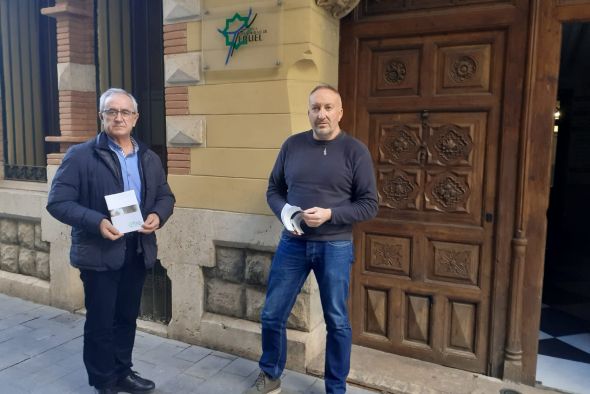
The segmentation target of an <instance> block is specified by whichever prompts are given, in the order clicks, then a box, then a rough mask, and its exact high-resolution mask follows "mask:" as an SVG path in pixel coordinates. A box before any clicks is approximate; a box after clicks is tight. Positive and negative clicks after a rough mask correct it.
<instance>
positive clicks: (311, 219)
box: [303, 207, 332, 227]
mask: <svg viewBox="0 0 590 394" xmlns="http://www.w3.org/2000/svg"><path fill="white" fill-rule="evenodd" d="M330 219H332V210H331V209H330V208H319V207H313V208H309V209H306V210H305V211H303V220H304V221H305V224H307V226H308V227H320V226H321V225H322V224H324V223H326V222H327V221H328V220H330Z"/></svg>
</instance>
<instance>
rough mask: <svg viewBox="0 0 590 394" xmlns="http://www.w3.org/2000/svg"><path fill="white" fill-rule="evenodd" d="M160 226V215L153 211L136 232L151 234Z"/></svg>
mask: <svg viewBox="0 0 590 394" xmlns="http://www.w3.org/2000/svg"><path fill="white" fill-rule="evenodd" d="M159 228H160V217H159V216H158V215H157V214H155V213H150V214H149V215H148V216H147V218H146V219H145V222H144V223H143V225H142V226H141V228H140V229H139V230H137V232H139V233H143V234H151V233H153V232H154V231H156V230H157V229H159Z"/></svg>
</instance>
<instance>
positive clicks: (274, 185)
mask: <svg viewBox="0 0 590 394" xmlns="http://www.w3.org/2000/svg"><path fill="white" fill-rule="evenodd" d="M286 151H287V142H285V143H284V144H283V146H282V147H281V150H280V151H279V155H278V156H277V160H276V161H275V165H274V167H273V169H272V172H271V173H270V177H269V179H268V189H267V190H266V201H267V203H268V206H269V207H270V209H271V210H272V211H273V213H274V214H275V215H276V217H277V218H279V220H281V210H282V209H283V207H284V206H285V204H286V203H287V182H286V181H285V157H286V155H287V153H286Z"/></svg>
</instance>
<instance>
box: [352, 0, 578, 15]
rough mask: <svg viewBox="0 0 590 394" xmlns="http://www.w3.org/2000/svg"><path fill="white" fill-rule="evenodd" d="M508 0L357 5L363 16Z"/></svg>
mask: <svg viewBox="0 0 590 394" xmlns="http://www.w3.org/2000/svg"><path fill="white" fill-rule="evenodd" d="M561 1H564V0H561ZM570 1H572V0H570ZM509 2H511V0H363V1H362V2H361V4H360V5H359V7H360V16H361V17H363V16H370V15H379V14H384V13H394V12H404V11H413V10H420V9H431V8H445V7H456V6H457V5H459V4H493V3H509Z"/></svg>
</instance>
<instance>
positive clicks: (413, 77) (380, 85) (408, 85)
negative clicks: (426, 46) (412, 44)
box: [371, 48, 421, 96]
mask: <svg viewBox="0 0 590 394" xmlns="http://www.w3.org/2000/svg"><path fill="white" fill-rule="evenodd" d="M420 53H421V49H420V48H415V49H398V50H388V51H379V52H375V53H374V55H373V56H374V59H373V62H372V64H373V71H372V73H371V74H372V81H371V86H372V89H371V90H372V95H373V96H384V95H387V96H405V95H412V94H413V95H416V94H418V87H419V85H420Z"/></svg>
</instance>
